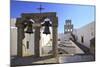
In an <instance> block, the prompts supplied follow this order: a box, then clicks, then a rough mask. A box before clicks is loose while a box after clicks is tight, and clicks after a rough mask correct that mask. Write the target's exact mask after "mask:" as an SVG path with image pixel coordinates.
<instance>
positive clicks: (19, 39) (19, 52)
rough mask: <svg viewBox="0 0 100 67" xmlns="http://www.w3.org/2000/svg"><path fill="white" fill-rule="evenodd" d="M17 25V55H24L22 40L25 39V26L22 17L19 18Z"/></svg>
mask: <svg viewBox="0 0 100 67" xmlns="http://www.w3.org/2000/svg"><path fill="white" fill-rule="evenodd" d="M16 27H17V56H22V55H23V52H22V46H23V43H22V40H23V39H24V28H23V25H22V22H21V18H18V19H17V22H16Z"/></svg>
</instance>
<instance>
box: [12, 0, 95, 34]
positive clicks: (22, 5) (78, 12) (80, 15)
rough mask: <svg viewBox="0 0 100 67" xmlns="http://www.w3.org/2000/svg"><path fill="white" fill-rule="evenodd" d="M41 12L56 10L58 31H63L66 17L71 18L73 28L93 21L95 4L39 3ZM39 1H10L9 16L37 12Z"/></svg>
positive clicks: (13, 16) (14, 16) (15, 16)
mask: <svg viewBox="0 0 100 67" xmlns="http://www.w3.org/2000/svg"><path fill="white" fill-rule="evenodd" d="M41 4H42V7H43V8H45V9H44V10H43V11H42V12H56V13H57V16H58V24H59V25H58V32H59V33H63V32H64V24H65V20H66V19H71V20H72V24H73V25H74V28H80V27H82V26H84V25H86V24H88V23H90V22H92V21H95V6H89V5H88V6H86V5H84V6H83V5H72V4H54V3H41ZM39 5H40V2H23V1H11V18H17V17H20V15H21V13H38V12H39V10H37V8H38V7H39Z"/></svg>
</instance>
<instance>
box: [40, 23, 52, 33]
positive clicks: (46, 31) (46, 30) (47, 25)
mask: <svg viewBox="0 0 100 67" xmlns="http://www.w3.org/2000/svg"><path fill="white" fill-rule="evenodd" d="M42 26H44V27H45V28H44V32H43V34H46V35H48V34H50V29H49V26H51V24H50V23H49V21H45V23H44V24H42Z"/></svg>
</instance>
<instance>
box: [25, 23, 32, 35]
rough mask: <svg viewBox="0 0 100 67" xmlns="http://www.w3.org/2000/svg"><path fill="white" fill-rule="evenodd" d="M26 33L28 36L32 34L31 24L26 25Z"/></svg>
mask: <svg viewBox="0 0 100 67" xmlns="http://www.w3.org/2000/svg"><path fill="white" fill-rule="evenodd" d="M26 33H29V34H32V33H33V29H32V24H31V23H28V24H27V30H26Z"/></svg>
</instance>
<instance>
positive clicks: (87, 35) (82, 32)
mask: <svg viewBox="0 0 100 67" xmlns="http://www.w3.org/2000/svg"><path fill="white" fill-rule="evenodd" d="M74 34H75V35H76V36H77V41H78V42H79V43H81V44H82V45H84V46H86V47H88V48H90V40H91V39H92V38H94V37H95V22H91V23H89V24H87V25H85V26H83V27H81V28H79V29H77V30H76V33H75V32H74ZM82 37H83V40H84V42H83V43H82V42H81V39H82Z"/></svg>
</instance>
